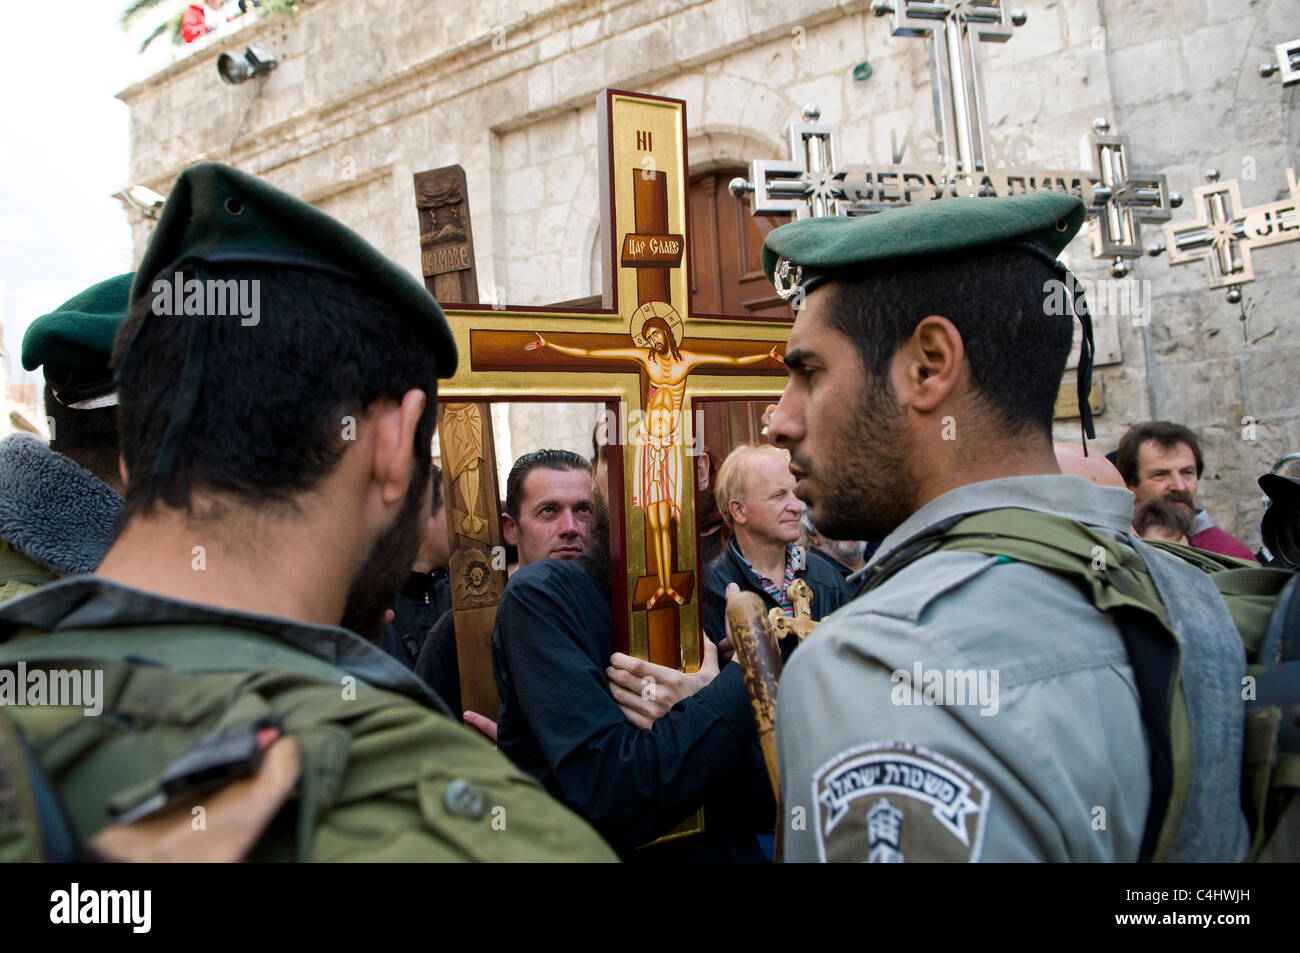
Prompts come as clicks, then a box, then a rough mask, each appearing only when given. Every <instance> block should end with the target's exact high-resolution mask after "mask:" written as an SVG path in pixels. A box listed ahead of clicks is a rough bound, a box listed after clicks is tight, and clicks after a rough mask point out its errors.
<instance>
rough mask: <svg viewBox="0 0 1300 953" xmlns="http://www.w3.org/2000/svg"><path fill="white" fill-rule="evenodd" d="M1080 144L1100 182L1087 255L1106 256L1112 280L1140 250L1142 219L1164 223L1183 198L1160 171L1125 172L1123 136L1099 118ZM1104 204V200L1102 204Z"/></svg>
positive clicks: (1126, 268)
mask: <svg viewBox="0 0 1300 953" xmlns="http://www.w3.org/2000/svg"><path fill="white" fill-rule="evenodd" d="M1092 128H1093V132H1092V134H1091V135H1089V136H1087V137H1086V138H1085V139H1084V141H1083V143H1082V147H1081V150H1080V151H1081V153H1082V154H1081V156H1080V159H1081V161H1082V162H1083V164H1084V165H1092V166H1093V167H1094V168H1096V169H1097V171H1098V173H1099V176H1100V178H1101V185H1100V186H1099V187H1097V188H1096V189H1094V190H1093V195H1094V200H1095V201H1097V202H1098V203H1099V207H1098V208H1097V214H1096V215H1095V216H1094V217H1093V218H1091V219H1090V220H1089V223H1088V229H1089V234H1090V235H1091V238H1092V254H1093V255H1094V256H1095V257H1097V258H1109V259H1111V265H1110V273H1111V274H1112V275H1114V276H1115V277H1116V278H1122V277H1124V275H1126V274H1128V271H1129V264H1128V259H1130V258H1138V257H1140V256H1141V254H1142V230H1141V223H1142V222H1150V223H1155V222H1167V221H1169V219H1170V218H1171V217H1172V215H1173V211H1172V210H1173V209H1175V208H1178V207H1179V206H1180V205H1182V204H1183V197H1182V196H1181V195H1179V194H1178V193H1177V192H1174V193H1172V194H1171V193H1170V192H1169V186H1168V184H1167V183H1166V181H1165V177H1164V176H1163V175H1149V174H1148V175H1142V174H1140V173H1130V172H1129V169H1128V155H1127V151H1128V140H1127V139H1126V138H1125V137H1124V136H1114V135H1110V123H1109V122H1107V121H1106V120H1105V119H1098V120H1096V121H1095V122H1093V124H1092ZM1102 203H1104V204H1102Z"/></svg>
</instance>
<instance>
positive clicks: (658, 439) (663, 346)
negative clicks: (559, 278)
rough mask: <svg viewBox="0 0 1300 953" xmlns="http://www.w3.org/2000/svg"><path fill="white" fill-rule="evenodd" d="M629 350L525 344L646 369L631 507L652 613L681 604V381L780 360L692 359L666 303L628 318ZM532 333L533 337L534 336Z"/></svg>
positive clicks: (707, 356) (677, 318) (677, 320)
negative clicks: (646, 555)
mask: <svg viewBox="0 0 1300 953" xmlns="http://www.w3.org/2000/svg"><path fill="white" fill-rule="evenodd" d="M628 332H629V333H630V334H631V337H632V343H633V344H634V345H636V346H635V347H630V348H598V349H594V350H589V349H587V348H581V347H568V346H566V345H563V344H556V343H555V342H553V341H548V340H546V339H545V338H544V337H542V336H541V335H540V334H538V335H537V340H536V341H533V342H531V343H529V344H526V345H524V347H525V349H526V350H530V351H531V350H537V349H540V348H544V347H545V348H550V349H551V350H553V351H557V352H559V353H560V354H568V355H570V356H571V357H591V358H600V359H606V360H623V361H634V362H636V363H638V364H640V365H641V366H642V367H644V368H645V371H646V375H647V377H648V378H649V379H650V387H649V390H648V392H647V393H646V395H645V405H644V406H645V408H646V410H645V414H644V416H643V417H642V420H641V426H640V428H639V430H638V432H637V449H636V472H635V475H634V480H633V495H632V505H633V506H636V507H639V508H640V509H642V510H644V511H645V514H646V525H647V528H648V529H649V530H650V534H649V535H650V539H651V545H652V547H653V550H654V554H655V571H656V575H657V576H658V580H659V587H658V589H657V590H656V591H655V593H654V595H652V596H651V597H650V599H649V600H648V601H647V602H646V604H645V608H646V609H653V608H654V607H655V605H656V604H657V603H658V602H659V600H660V599H664V598H667V599H672V600H673V601H675V602H676V603H677V604H678V605H681V604H682V603H683V602H685V600H684V599H683V598H682V596H681V595H680V594H678V593H677V592H675V591H674V590H673V587H672V584H671V582H672V559H671V556H672V524H673V522H674V521H676V520H679V519H680V518H681V508H682V480H681V473H682V459H681V457H682V442H681V429H682V428H681V419H682V402H683V399H684V395H685V393H686V377H687V375H688V374H690V372H691V370H692V369H693V368H695V367H699V366H701V365H708V364H732V365H737V364H757V363H758V362H759V361H765V360H767V359H769V358H771V359H774V360H777V361H779V360H781V357H780V356H779V355H778V354H777V345H775V344H774V345H772V349H771V350H770V351H766V352H764V353H762V354H748V355H745V356H744V357H729V356H727V355H725V354H697V353H695V352H694V351H689V350H686V349H684V348H682V347H681V343H682V319H681V317H680V316H679V315H678V314H677V311H676V309H675V308H673V306H672V305H670V304H668V303H667V302H665V301H650V302H647V303H646V304H643V305H641V307H639V308H637V309H636V311H635V312H633V314H632V320H631V323H630V325H629V327H628ZM534 333H536V332H534Z"/></svg>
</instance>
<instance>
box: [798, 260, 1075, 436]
mask: <svg viewBox="0 0 1300 953" xmlns="http://www.w3.org/2000/svg"><path fill="white" fill-rule="evenodd" d="M1054 279H1055V280H1057V281H1059V280H1060V277H1059V274H1058V272H1057V271H1056V270H1055V269H1053V268H1052V266H1050V265H1049V264H1048V263H1047V262H1045V261H1043V260H1041V259H1040V258H1037V257H1035V256H1034V255H1031V254H1028V253H1026V252H1023V251H1020V250H1017V249H1013V248H1005V249H1003V248H996V249H981V250H979V251H977V252H975V253H972V254H967V255H960V256H956V257H943V258H938V257H935V258H925V259H912V260H903V261H902V262H893V263H890V264H889V265H888V266H887V267H873V268H871V269H869V270H868V271H866V272H865V273H862V274H859V275H855V276H854V277H853V278H852V279H841V280H839V281H836V282H835V284H834V285H833V286H832V287H831V289H830V291H831V299H830V300H829V301H828V302H827V306H826V309H825V311H824V313H825V314H826V316H827V317H826V321H827V323H828V324H829V325H830V327H832V328H833V329H835V330H836V331H839V332H840V333H841V334H843V335H845V336H846V337H848V338H849V339H850V340H851V341H852V342H853V344H854V347H855V348H856V349H857V352H858V357H859V359H860V360H861V362H862V366H863V369H864V370H866V371H867V373H868V374H869V375H870V377H871V378H872V381H873V384H874V386H876V387H877V388H880V389H882V390H883V389H887V388H888V387H889V377H888V373H887V372H888V368H889V364H890V362H891V361H892V360H893V357H894V354H895V353H897V351H898V348H899V347H900V346H901V345H902V344H903V343H904V342H905V341H906V340H907V339H908V338H909V337H910V336H911V335H912V332H913V331H915V330H916V326H917V325H918V324H920V323H921V321H922V319H924V318H925V317H927V316H929V315H932V314H934V315H940V316H941V317H945V318H947V319H948V320H949V321H951V322H952V323H953V325H954V326H955V327H956V328H957V330H958V331H959V332H960V333H961V338H962V344H963V345H964V347H965V350H966V359H967V360H968V361H969V362H970V367H971V374H972V376H973V377H974V380H975V387H976V394H977V397H978V399H979V400H980V402H981V403H982V404H983V405H984V406H985V407H987V408H988V409H989V410H991V411H992V412H993V413H994V414H995V415H996V417H997V418H998V420H999V421H1000V422H1001V423H1002V425H1003V426H1004V427H1005V428H1006V429H1007V430H1008V431H1009V432H1012V433H1022V432H1033V431H1037V432H1040V433H1042V434H1045V435H1047V436H1048V437H1049V438H1050V435H1051V432H1052V412H1053V410H1054V408H1055V405H1056V396H1057V393H1058V391H1059V390H1060V386H1061V375H1062V374H1063V373H1064V372H1065V362H1066V359H1067V358H1068V357H1069V351H1070V342H1071V340H1072V338H1073V333H1074V329H1073V322H1072V317H1071V315H1070V314H1068V313H1067V314H1054V313H1049V312H1050V311H1051V310H1052V309H1050V308H1049V307H1047V304H1046V300H1045V299H1047V297H1048V291H1049V289H1050V288H1052V287H1055V286H1054V285H1050V284H1049V282H1051V281H1053V280H1054Z"/></svg>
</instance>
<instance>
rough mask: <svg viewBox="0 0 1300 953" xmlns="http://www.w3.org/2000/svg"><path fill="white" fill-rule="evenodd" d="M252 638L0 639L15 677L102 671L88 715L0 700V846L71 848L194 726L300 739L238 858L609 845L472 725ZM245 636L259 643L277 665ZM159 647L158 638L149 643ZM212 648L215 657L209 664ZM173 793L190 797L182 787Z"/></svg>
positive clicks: (160, 628) (567, 850)
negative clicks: (292, 779)
mask: <svg viewBox="0 0 1300 953" xmlns="http://www.w3.org/2000/svg"><path fill="white" fill-rule="evenodd" d="M250 635H253V634H252V633H247V632H242V631H240V630H238V629H232V628H227V627H213V626H205V625H194V624H184V625H182V624H168V625H155V626H140V627H130V628H125V629H118V630H67V631H58V632H54V633H49V634H33V633H31V632H30V630H27V631H23V632H20V633H18V635H17V636H15V637H14V638H13V639H11V640H10V641H9V642H7V643H5V644H3V645H0V677H3V675H4V674H5V672H9V673H14V674H15V675H16V673H17V668H18V663H19V661H20V660H21V661H22V663H23V665H24V667H25V671H26V673H27V676H28V678H29V679H31V678H32V675H31V673H32V672H34V671H38V670H39V671H41V672H44V673H47V676H48V673H50V672H52V671H53V670H59V671H62V672H68V671H75V670H92V671H95V672H102V679H103V681H102V693H101V694H102V697H101V698H99V699H98V700H97V704H99V705H102V713H100V714H99V715H96V716H87V715H86V714H85V713H84V712H83V710H82V708H79V707H53V706H50V705H48V704H45V705H27V706H24V707H14V706H12V705H5V706H0V861H5V860H16V859H56V860H60V859H62V860H67V859H76V857H77V856H78V851H77V849H76V847H75V846H74V845H79V844H84V843H86V841H87V840H89V839H90V838H91V837H92V836H93V835H95V834H96V833H97V832H99V831H100V830H101V829H103V828H105V827H106V825H108V824H110V823H112V822H113V821H114V818H123V817H126V816H129V815H130V812H132V811H135V810H137V809H138V808H139V807H140V806H141V805H145V804H147V803H148V801H149V799H150V798H151V797H156V796H157V795H158V792H159V791H160V784H161V779H164V778H166V777H167V776H168V775H169V772H170V774H171V775H172V776H174V775H175V770H174V769H175V766H176V764H177V763H178V760H180V761H183V759H182V755H186V756H188V757H191V758H192V757H193V752H194V748H195V742H196V740H197V739H203V738H207V737H211V736H213V734H214V733H216V732H221V731H222V730H226V729H235V728H238V727H240V726H246V725H250V724H259V725H260V724H265V723H274V724H277V725H279V726H280V728H281V729H282V731H283V733H284V734H285V735H287V736H290V737H293V738H294V739H296V741H297V744H298V747H299V750H300V755H301V773H300V776H299V781H298V783H297V785H296V786H295V789H294V792H293V794H292V796H291V797H290V799H289V801H288V802H287V803H286V805H285V807H284V808H283V809H282V810H280V811H279V812H278V814H277V815H276V816H275V819H274V821H273V822H272V823H271V824H270V826H269V827H268V828H267V829H266V831H265V833H264V835H263V836H262V837H261V838H260V839H259V840H258V841H257V843H256V845H255V846H254V848H253V849H252V851H251V853H250V854H249V855H248V857H247V859H249V860H275V861H306V860H312V861H319V860H384V861H429V860H477V861H491V860H498V861H499V860H525V861H527V860H612V859H615V858H614V855H613V853H612V851H610V849H609V848H608V847H607V846H606V845H605V843H604V842H603V841H602V840H601V839H600V838H599V836H598V835H597V834H596V833H595V832H594V831H593V830H592V829H591V828H590V827H589V826H588V825H587V824H586V823H585V822H584V821H582V820H581V819H579V818H578V817H577V816H576V815H574V814H572V813H571V812H570V811H568V810H567V809H566V808H564V807H563V806H561V805H560V804H558V803H556V802H555V801H553V800H552V799H551V798H550V797H549V796H548V795H547V794H546V793H545V791H544V790H543V789H542V787H541V786H540V785H539V784H538V783H537V782H536V781H534V780H533V779H531V778H529V777H527V776H526V775H524V774H522V773H521V772H519V771H518V770H516V769H515V768H514V767H513V766H512V765H511V764H510V763H509V762H508V761H507V759H506V758H505V756H504V755H502V754H500V753H499V752H498V751H496V750H494V749H493V748H491V747H489V746H488V745H487V744H485V743H484V742H483V741H482V740H481V739H479V738H476V737H475V736H474V735H473V734H472V733H471V732H470V731H469V730H468V729H466V728H464V727H463V726H461V725H459V724H457V723H456V722H454V721H452V720H451V719H449V718H447V717H445V716H443V715H441V714H439V713H437V712H435V711H433V710H431V709H428V708H425V707H423V706H422V705H420V704H418V703H417V702H415V701H413V700H411V699H409V698H406V697H405V696H402V695H398V694H395V693H393V692H389V691H385V690H381V689H378V688H374V687H372V686H371V685H369V684H368V683H365V682H361V681H360V680H358V679H355V678H353V677H351V676H349V675H348V673H347V672H345V671H343V670H342V669H337V668H333V667H332V666H330V665H329V664H328V663H326V662H324V661H322V660H319V659H316V658H313V657H310V656H307V655H305V654H303V653H299V652H295V651H291V650H288V649H286V648H284V647H282V646H276V645H273V644H269V643H268V642H267V640H266V639H265V638H264V637H256V638H252V639H249V638H247V637H248V636H250ZM241 644H242V645H248V646H257V645H260V646H261V647H262V648H264V649H266V651H269V652H270V653H271V654H272V655H273V657H274V661H275V665H274V666H270V665H268V664H267V662H268V661H269V659H268V658H267V655H266V652H263V653H262V654H261V655H260V657H257V658H254V656H256V655H258V652H257V650H256V649H249V650H247V651H245V650H244V649H241V647H240V646H241ZM160 645H161V646H166V650H165V651H151V646H152V647H154V648H158V647H159V646H160ZM186 645H189V646H200V645H201V646H205V648H206V651H202V652H199V653H196V654H197V655H202V656H204V660H203V663H201V664H204V665H205V666H210V667H205V668H203V669H201V670H200V669H196V668H190V667H186V666H183V665H179V664H177V660H178V659H179V658H182V657H183V653H184V647H185V646H186ZM132 649H134V651H132ZM218 654H219V655H222V656H224V661H223V662H222V663H221V664H220V665H212V664H211V663H212V659H213V656H214V655H218ZM151 656H152V657H153V658H155V659H157V658H159V657H162V658H165V659H167V662H166V664H160V663H158V662H157V661H150V660H149V659H150V657H151ZM295 657H296V659H298V660H300V661H301V664H295ZM200 748H201V745H200ZM201 753H202V752H201V751H200V754H201ZM194 774H195V777H196V779H198V780H201V779H202V777H203V771H202V770H199V771H196V772H194ZM206 793H211V792H210V790H209V791H207V792H206ZM204 796H205V793H204V792H201V791H199V790H198V789H197V788H196V790H195V793H194V796H193V797H192V798H190V800H194V801H196V805H195V806H202V803H203V797H204ZM177 803H178V804H179V805H181V806H182V807H184V806H185V805H187V804H188V800H187V799H186V792H185V791H183V790H182V791H181V792H180V798H179V801H177ZM70 854H71V856H70Z"/></svg>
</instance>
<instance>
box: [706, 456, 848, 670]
mask: <svg viewBox="0 0 1300 953" xmlns="http://www.w3.org/2000/svg"><path fill="white" fill-rule="evenodd" d="M717 499H718V509H719V510H720V511H721V512H722V518H723V519H724V520H726V521H727V525H728V526H729V527H730V528H731V531H732V538H731V539H730V540H728V542H727V545H726V546H724V547H723V549H722V552H721V553H720V554H719V555H718V556H717V557H716V558H715V559H713V561H712V562H710V563H709V564H708V565H707V566H706V567H705V569H704V631H705V632H706V633H707V634H708V635H709V637H710V638H712V639H713V640H714V641H718V640H720V639H721V638H722V636H723V634H724V631H725V630H724V626H725V621H724V620H725V617H726V607H727V602H726V591H727V585H728V584H729V583H733V582H734V583H736V584H737V585H738V586H740V588H741V590H742V591H744V590H748V591H750V592H755V593H757V594H758V595H759V596H760V597H761V598H762V600H763V604H764V605H765V606H766V607H767V608H768V609H772V608H776V607H778V606H779V607H780V608H781V609H783V610H784V611H786V612H790V611H791V610H792V609H793V606H792V605H791V603H790V599H789V597H788V596H787V595H786V588H787V587H788V586H789V585H790V584H791V583H792V582H794V580H795V579H802V580H804V582H806V583H807V584H808V587H809V588H810V589H811V590H812V593H813V601H812V617H813V619H814V620H821V619H822V617H823V616H827V615H830V614H831V613H832V612H834V611H835V610H836V609H838V608H839V607H840V606H842V605H844V603H846V602H848V601H849V599H850V598H852V595H853V593H852V590H851V589H850V588H849V585H848V584H847V583H846V582H845V581H844V578H843V576H842V575H841V573H840V572H839V569H838V566H837V564H836V563H835V562H833V561H832V560H831V559H829V558H828V557H827V556H826V555H825V554H824V553H820V552H818V551H816V550H814V549H807V550H805V549H802V548H800V547H798V546H796V545H795V540H797V539H798V538H799V517H800V515H801V514H802V512H803V504H801V503H800V502H799V500H798V499H797V498H796V497H795V495H794V477H793V476H792V475H791V473H790V463H789V457H788V456H787V455H786V452H785V451H784V450H779V449H777V448H776V447H772V446H767V445H761V446H752V447H751V446H739V447H737V448H736V449H735V450H733V451H731V453H730V454H728V455H727V459H726V460H724V461H723V464H722V468H721V469H720V470H719V471H718V481H717ZM788 641H789V642H790V643H791V644H789V645H783V646H782V650H783V651H782V654H783V655H787V656H788V655H789V653H790V652H791V651H792V650H793V648H794V644H793V643H794V640H793V639H790V640H788Z"/></svg>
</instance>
